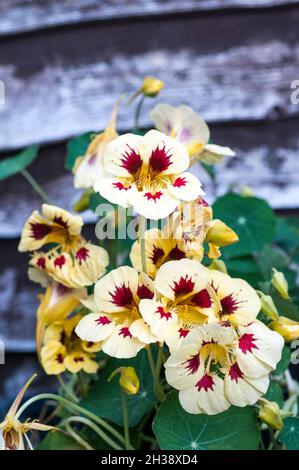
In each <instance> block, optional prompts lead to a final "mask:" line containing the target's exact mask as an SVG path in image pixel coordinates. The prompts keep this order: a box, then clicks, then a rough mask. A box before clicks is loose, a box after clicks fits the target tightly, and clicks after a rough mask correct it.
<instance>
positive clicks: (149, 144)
mask: <svg viewBox="0 0 299 470" xmlns="http://www.w3.org/2000/svg"><path fill="white" fill-rule="evenodd" d="M103 160H104V167H105V170H106V171H107V173H109V174H110V175H111V176H109V177H104V178H99V179H98V180H97V181H96V183H95V185H94V190H95V191H96V192H99V193H100V194H101V195H102V196H103V197H105V198H106V199H108V200H109V201H110V202H112V203H115V204H119V205H120V206H122V207H130V206H133V207H134V209H135V210H136V212H137V213H138V214H140V215H143V216H144V217H146V218H148V219H155V220H157V219H162V218H164V217H167V216H168V215H169V214H171V213H172V212H173V211H174V209H175V208H176V207H177V206H178V204H179V203H180V201H181V200H183V201H192V200H194V199H196V198H197V197H198V196H199V195H200V194H203V192H202V189H201V183H200V182H199V180H198V179H197V178H196V177H195V176H194V175H192V174H191V173H188V172H186V170H187V169H188V167H189V163H190V160H189V156H188V153H187V151H186V149H185V147H184V146H183V145H182V144H180V143H179V142H177V141H176V140H174V139H172V138H171V137H168V136H166V135H165V134H163V133H162V132H158V131H156V130H151V131H149V132H147V133H146V134H145V135H144V136H139V135H135V134H124V135H122V136H120V137H118V138H117V139H115V140H113V141H112V142H110V143H109V144H108V145H107V146H106V149H105V153H104V157H103Z"/></svg>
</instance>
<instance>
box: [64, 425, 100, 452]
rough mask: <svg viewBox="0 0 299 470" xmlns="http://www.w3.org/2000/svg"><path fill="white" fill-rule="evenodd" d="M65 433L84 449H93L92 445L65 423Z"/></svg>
mask: <svg viewBox="0 0 299 470" xmlns="http://www.w3.org/2000/svg"><path fill="white" fill-rule="evenodd" d="M65 428H66V430H67V433H68V434H69V435H70V436H71V437H72V438H73V439H74V440H75V441H76V442H78V444H79V445H80V446H82V447H84V449H86V450H94V448H93V447H91V445H90V444H89V443H88V442H87V441H86V440H85V439H83V437H81V436H80V435H79V434H78V433H76V432H75V431H74V430H73V428H72V427H71V425H70V424H66V426H65Z"/></svg>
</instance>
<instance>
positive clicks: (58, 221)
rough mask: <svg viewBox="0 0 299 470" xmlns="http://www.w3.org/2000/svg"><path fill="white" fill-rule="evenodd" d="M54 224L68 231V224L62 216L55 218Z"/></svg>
mask: <svg viewBox="0 0 299 470" xmlns="http://www.w3.org/2000/svg"><path fill="white" fill-rule="evenodd" d="M53 222H55V224H57V225H60V226H61V227H63V228H65V229H68V223H67V222H66V221H65V220H63V218H62V217H61V216H59V217H58V216H55V217H54V219H53Z"/></svg>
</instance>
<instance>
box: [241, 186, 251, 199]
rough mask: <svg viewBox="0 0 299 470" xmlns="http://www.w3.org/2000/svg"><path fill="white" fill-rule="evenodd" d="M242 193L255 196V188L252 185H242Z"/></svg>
mask: <svg viewBox="0 0 299 470" xmlns="http://www.w3.org/2000/svg"><path fill="white" fill-rule="evenodd" d="M240 195H241V196H243V197H253V196H254V192H253V189H252V188H251V187H250V186H242V187H241V188H240Z"/></svg>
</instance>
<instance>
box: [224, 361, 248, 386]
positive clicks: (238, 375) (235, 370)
mask: <svg viewBox="0 0 299 470" xmlns="http://www.w3.org/2000/svg"><path fill="white" fill-rule="evenodd" d="M228 375H229V377H230V379H231V380H234V381H235V382H236V383H238V380H239V379H242V378H243V375H244V374H243V372H242V371H241V370H240V367H239V366H238V364H237V362H235V363H234V364H233V365H232V366H231V368H230V369H229V372H228Z"/></svg>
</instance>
